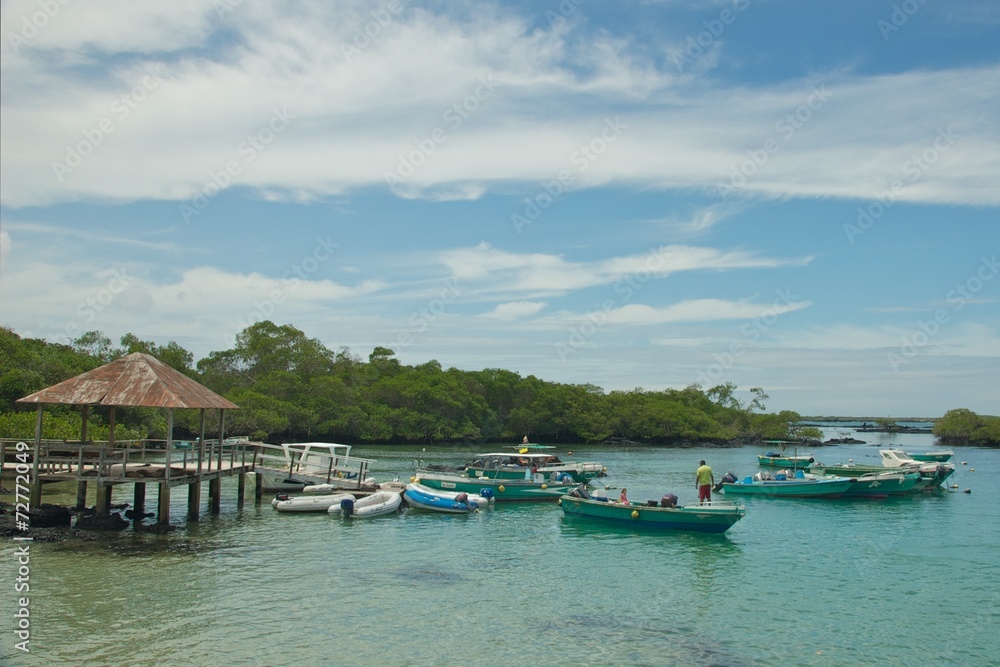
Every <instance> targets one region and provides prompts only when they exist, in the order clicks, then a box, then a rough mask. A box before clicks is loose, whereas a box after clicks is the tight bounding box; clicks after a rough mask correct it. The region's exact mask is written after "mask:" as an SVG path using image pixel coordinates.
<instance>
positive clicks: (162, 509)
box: [156, 482, 170, 523]
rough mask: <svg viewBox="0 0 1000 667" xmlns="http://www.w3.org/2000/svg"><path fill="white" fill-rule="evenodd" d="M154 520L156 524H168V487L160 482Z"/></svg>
mask: <svg viewBox="0 0 1000 667" xmlns="http://www.w3.org/2000/svg"><path fill="white" fill-rule="evenodd" d="M156 520H157V522H158V523H170V485H169V484H167V483H166V482H160V493H159V497H158V498H157V499H156Z"/></svg>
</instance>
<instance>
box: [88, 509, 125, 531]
mask: <svg viewBox="0 0 1000 667" xmlns="http://www.w3.org/2000/svg"><path fill="white" fill-rule="evenodd" d="M130 525H131V524H130V523H129V522H128V521H126V520H125V519H123V518H122V515H121V514H119V513H118V512H114V513H112V514H111V515H110V516H87V515H83V516H81V517H80V518H79V519H77V520H76V528H77V530H124V529H125V528H128V527H129V526H130Z"/></svg>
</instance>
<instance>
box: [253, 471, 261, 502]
mask: <svg viewBox="0 0 1000 667" xmlns="http://www.w3.org/2000/svg"><path fill="white" fill-rule="evenodd" d="M263 497H264V479H263V478H262V477H261V476H260V475H254V476H253V502H254V504H255V505H260V500H261V498H263Z"/></svg>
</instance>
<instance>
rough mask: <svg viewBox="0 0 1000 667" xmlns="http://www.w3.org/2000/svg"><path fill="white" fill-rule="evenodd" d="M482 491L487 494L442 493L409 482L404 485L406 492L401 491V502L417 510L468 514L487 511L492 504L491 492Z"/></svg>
mask: <svg viewBox="0 0 1000 667" xmlns="http://www.w3.org/2000/svg"><path fill="white" fill-rule="evenodd" d="M484 491H486V492H487V495H485V496H484V495H480V494H478V493H465V492H455V491H442V490H441V489H432V488H431V487H429V486H424V485H423V484H417V483H416V482H410V483H409V484H407V485H406V490H405V491H403V500H405V501H406V503H407V504H408V505H410V506H411V507H416V508H417V509H423V510H431V511H434V512H447V513H449V514H468V513H470V512H478V511H479V510H481V509H488V508H489V507H490V505H491V504H492V503H493V492H492V491H490V490H489V489H484Z"/></svg>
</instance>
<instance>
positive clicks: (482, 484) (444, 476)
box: [413, 468, 578, 502]
mask: <svg viewBox="0 0 1000 667" xmlns="http://www.w3.org/2000/svg"><path fill="white" fill-rule="evenodd" d="M413 481H414V482H417V483H419V484H423V485H424V486H429V487H431V488H432V489H440V490H442V491H458V492H461V493H478V494H479V495H481V496H489V495H492V497H494V498H496V499H497V501H498V502H504V501H511V500H556V499H558V498H559V497H560V496H562V495H565V494H567V493H569V492H570V491H572V490H573V489H575V488H576V487H577V486H578V484H577V482H574V481H572V480H569V481H565V482H553V481H550V480H549V479H547V478H545V477H543V476H542V475H537V476H536V478H533V479H530V480H529V479H523V478H522V479H495V478H492V477H469V476H467V475H463V474H461V473H448V472H439V471H435V470H428V469H425V468H422V469H418V470H417V472H416V475H415V476H414V479H413ZM484 491H488V492H489V493H488V494H487V493H484Z"/></svg>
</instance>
